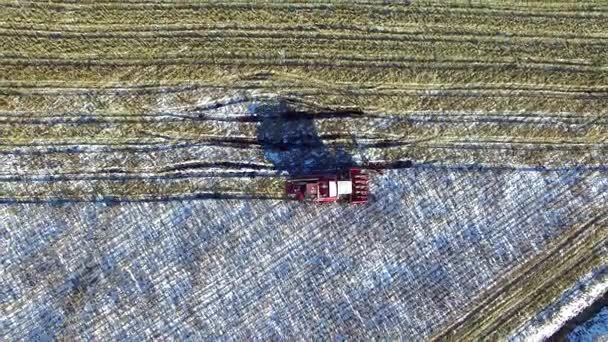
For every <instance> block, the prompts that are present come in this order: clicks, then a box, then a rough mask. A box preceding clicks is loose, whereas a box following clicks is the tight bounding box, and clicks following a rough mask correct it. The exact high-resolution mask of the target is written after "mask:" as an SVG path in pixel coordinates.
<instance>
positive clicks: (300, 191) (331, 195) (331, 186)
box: [285, 168, 369, 204]
mask: <svg viewBox="0 0 608 342" xmlns="http://www.w3.org/2000/svg"><path fill="white" fill-rule="evenodd" d="M285 192H286V194H287V197H288V198H291V199H297V200H299V201H310V202H317V203H325V202H337V201H347V202H349V203H352V204H363V203H367V201H368V192H369V175H368V174H367V173H365V172H363V170H361V169H359V168H350V169H349V170H348V171H347V172H343V173H338V174H336V175H320V176H306V177H296V178H293V179H290V180H288V181H287V184H286V186H285Z"/></svg>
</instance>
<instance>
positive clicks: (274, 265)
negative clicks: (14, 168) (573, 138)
mask: <svg viewBox="0 0 608 342" xmlns="http://www.w3.org/2000/svg"><path fill="white" fill-rule="evenodd" d="M372 191H373V193H374V194H375V200H374V201H373V202H372V203H370V204H369V205H367V206H348V205H309V204H300V203H294V202H283V201H277V200H199V201H188V200H183V201H167V202H152V203H142V202H121V203H104V202H99V203H90V202H84V203H67V204H57V203H55V204H53V203H36V204H15V203H13V204H3V205H2V206H1V207H0V234H1V235H2V239H1V246H0V251H1V253H2V258H1V259H2V264H1V268H0V271H1V274H2V276H1V277H0V282H1V284H0V288H1V289H2V291H1V292H0V295H1V297H0V312H1V315H0V316H1V318H0V320H1V321H0V330H2V331H3V336H4V337H5V338H6V339H9V340H11V339H18V338H26V339H27V338H29V339H32V338H34V337H35V336H37V337H45V336H46V337H49V338H52V337H66V336H67V337H69V336H72V337H76V336H78V337H80V338H85V339H87V338H116V339H124V338H146V339H149V338H180V339H181V338H186V337H191V338H192V337H194V338H214V337H219V336H220V335H222V336H230V337H232V338H235V339H242V338H250V337H255V338H259V339H269V338H278V337H283V338H289V337H295V336H310V337H311V338H323V337H329V336H332V337H339V336H351V337H362V336H366V337H373V336H395V337H401V338H403V339H417V340H418V339H424V338H427V337H429V336H431V335H432V334H433V333H436V332H437V331H438V330H440V329H441V328H442V327H443V326H445V325H446V324H448V323H450V322H451V321H453V320H455V319H458V318H459V317H460V316H461V315H463V314H464V313H466V311H467V308H468V306H469V305H470V303H472V302H474V301H475V299H476V298H477V297H479V296H481V295H482V294H483V293H484V290H486V289H488V288H489V287H490V286H492V285H494V284H495V282H496V281H498V280H499V279H501V276H503V275H504V274H506V273H508V272H509V271H510V270H511V269H512V268H513V267H515V266H517V265H519V264H521V263H523V262H524V261H526V260H529V259H530V258H532V257H533V256H535V255H536V254H538V253H539V252H540V251H542V249H543V247H545V246H546V244H547V243H548V241H550V240H551V239H552V238H554V237H556V236H558V235H559V234H561V233H564V232H566V231H567V230H568V229H570V227H571V226H572V225H574V224H575V223H577V222H584V221H587V220H589V219H590V218H592V217H595V216H598V215H603V216H606V214H607V210H608V207H607V206H606V201H607V200H608V198H607V196H608V177H607V174H606V172H605V171H601V170H584V169H571V170H558V171H544V172H540V171H526V170H506V169H500V168H497V169H492V168H485V169H469V168H459V167H440V166H431V165H421V166H416V167H413V168H410V169H402V170H389V171H387V172H385V174H383V175H378V176H375V178H374V180H373V190H372Z"/></svg>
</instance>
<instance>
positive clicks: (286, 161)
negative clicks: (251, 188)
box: [250, 101, 362, 176]
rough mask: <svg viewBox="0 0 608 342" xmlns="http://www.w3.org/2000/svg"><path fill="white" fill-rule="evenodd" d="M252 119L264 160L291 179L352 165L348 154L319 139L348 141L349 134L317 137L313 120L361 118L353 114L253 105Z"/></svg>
mask: <svg viewBox="0 0 608 342" xmlns="http://www.w3.org/2000/svg"><path fill="white" fill-rule="evenodd" d="M250 110H251V112H252V114H253V115H255V117H256V121H257V122H258V124H257V139H258V143H259V144H260V146H261V148H262V150H263V153H264V157H265V158H266V160H268V161H269V162H271V163H272V164H273V166H274V168H275V170H277V171H279V172H286V173H288V174H289V175H291V176H296V175H306V174H311V173H324V172H325V173H327V172H336V171H338V170H344V169H346V168H349V167H351V166H354V165H355V162H354V161H353V158H352V156H351V154H350V153H349V152H348V151H346V150H345V149H344V148H343V147H332V146H327V145H326V144H324V143H323V140H322V138H326V139H338V138H346V139H349V138H350V136H349V135H340V136H338V135H332V136H324V137H322V136H320V135H319V133H318V132H317V128H316V125H315V119H320V118H337V120H335V122H338V124H345V125H346V124H348V120H340V119H341V118H343V119H346V118H349V117H353V116H358V115H361V114H362V113H359V112H356V111H327V110H326V111H315V112H309V111H304V110H298V109H297V108H295V106H294V104H292V103H289V102H287V101H276V102H267V103H262V104H256V105H254V106H252V107H251V108H250Z"/></svg>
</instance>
